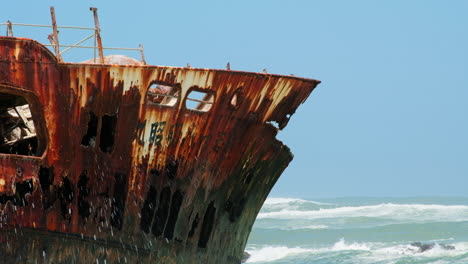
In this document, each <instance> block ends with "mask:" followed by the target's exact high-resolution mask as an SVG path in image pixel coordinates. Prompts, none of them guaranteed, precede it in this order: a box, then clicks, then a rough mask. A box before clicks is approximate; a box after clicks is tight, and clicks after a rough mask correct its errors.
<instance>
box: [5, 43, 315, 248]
mask: <svg viewBox="0 0 468 264" xmlns="http://www.w3.org/2000/svg"><path fill="white" fill-rule="evenodd" d="M155 83H158V84H163V85H169V86H173V87H179V88H180V94H179V98H178V101H177V103H176V104H175V105H174V106H172V107H169V106H157V105H151V104H148V103H147V96H146V94H147V91H148V89H149V87H150V86H151V84H155ZM318 83H319V81H316V80H312V79H303V78H297V77H291V76H279V75H270V74H257V73H247V72H238V71H230V70H229V71H228V70H212V69H194V68H175V67H162V66H135V65H132V66H129V65H104V64H74V63H58V62H57V60H56V58H55V56H53V55H52V54H51V52H50V51H49V50H47V49H46V48H45V47H44V46H42V45H41V44H39V43H37V42H35V41H32V40H29V39H20V38H9V37H0V92H4V93H13V94H18V95H21V96H23V97H25V98H26V99H27V100H28V102H29V104H30V107H31V111H32V113H33V117H34V120H35V126H36V128H37V134H38V140H39V145H40V148H41V147H42V148H43V149H44V154H43V155H42V156H40V157H25V156H21V155H7V154H0V197H2V195H3V196H4V197H15V195H16V197H21V199H24V201H21V202H18V201H16V204H15V202H14V200H12V199H13V198H12V199H10V200H9V201H6V199H4V200H3V201H4V203H1V201H2V200H1V199H0V212H1V213H0V216H1V217H0V224H1V226H0V230H1V229H2V228H4V229H5V228H12V227H27V228H32V229H37V230H42V231H56V232H64V233H74V234H81V235H84V236H87V237H93V236H97V238H98V239H110V240H115V239H117V237H120V239H122V238H124V239H133V240H135V239H136V240H145V241H148V240H151V239H154V241H156V242H157V241H159V240H158V239H159V238H158V237H149V238H148V235H147V234H145V232H142V231H141V228H140V221H141V220H140V219H141V218H142V216H141V213H142V210H143V209H142V208H143V207H144V206H145V203H146V204H148V196H149V189H150V186H154V189H155V190H157V193H158V198H157V199H158V201H159V200H160V199H162V198H159V194H160V193H161V190H162V189H163V188H164V187H167V186H169V187H170V190H171V194H173V193H174V192H175V191H176V190H178V191H180V192H181V193H182V194H183V200H182V202H181V208H182V209H181V211H180V213H178V216H179V218H177V219H178V220H177V221H178V222H177V223H176V227H175V231H174V232H175V234H176V235H174V239H177V236H179V237H180V236H185V237H184V238H180V239H181V240H183V241H191V240H190V238H186V236H189V235H187V233H189V231H190V226H196V225H194V221H196V220H195V219H196V214H198V218H199V220H198V221H199V222H202V220H203V215H204V214H205V211H206V210H207V206H208V204H209V203H210V202H211V201H214V206H215V208H217V211H216V215H215V220H216V221H219V223H218V224H217V225H215V227H214V228H215V229H214V231H213V232H212V234H210V235H209V236H210V240H211V241H216V239H219V242H220V243H224V244H225V245H226V246H229V245H230V243H237V244H239V246H238V247H235V248H236V252H234V253H232V254H234V255H236V254H239V253H238V251H240V248H242V250H243V246H245V242H246V240H247V237H248V229H249V227H250V226H251V225H252V224H253V221H254V220H255V216H256V214H257V213H258V210H259V209H260V207H261V204H262V203H263V200H264V199H265V197H266V195H267V194H268V192H269V191H270V189H271V187H272V186H273V184H274V182H275V181H276V179H277V178H278V177H279V175H280V173H281V172H282V170H284V168H285V167H286V166H287V164H288V163H289V160H290V159H291V158H292V157H290V156H291V155H290V154H289V151H288V150H287V148H286V147H284V146H283V145H282V144H281V143H280V142H278V141H277V140H276V139H275V135H276V133H277V129H276V128H275V127H274V126H272V125H270V124H269V122H276V123H277V124H278V127H279V128H280V129H282V128H284V127H285V126H286V124H287V123H288V121H289V118H290V116H291V115H292V114H294V112H295V110H296V108H297V107H298V106H299V105H300V104H301V103H303V102H304V100H305V99H306V98H307V97H308V95H309V94H310V93H311V92H312V90H313V89H314V88H315V87H316V85H317V84H318ZM192 90H196V91H201V92H207V93H210V94H213V95H214V96H215V99H214V103H213V105H212V107H211V109H210V110H209V111H208V112H200V111H196V110H189V109H187V108H186V104H185V98H186V96H187V95H188V94H189V93H190V92H191V91H192ZM234 94H236V101H237V105H236V106H235V107H234V106H233V105H232V104H231V101H232V98H233V96H234ZM90 113H92V114H94V115H95V116H96V117H97V135H96V136H95V138H94V141H93V143H90V144H88V145H83V144H82V139H83V137H84V136H85V134H86V133H87V131H88V124H89V122H90ZM104 116H111V117H115V129H114V130H113V134H112V135H111V137H113V142H114V143H113V144H111V145H112V146H111V147H110V148H109V149H108V150H107V151H103V150H102V149H100V144H101V142H100V141H102V140H105V139H103V138H102V137H101V133H103V132H102V131H103V130H102V129H103V122H104V121H103V118H104ZM275 162H276V164H275ZM275 166H277V167H278V168H275ZM174 168H175V169H174ZM273 169H275V170H273ZM266 171H272V172H271V173H270V174H271V175H265V173H261V172H266ZM83 175H84V176H83ZM119 175H120V176H119ZM252 175H253V176H252ZM236 177H237V178H236ZM252 179H253V180H252ZM28 180H29V181H31V182H32V185H33V187H32V188H33V190H32V191H31V192H28V193H26V194H24V193H23V194H21V193H18V190H17V188H18V185H16V184H19V183H24V182H27V181H28ZM241 181H243V182H244V183H245V184H244V185H242V186H243V187H239V186H237V185H238V183H239V182H241ZM25 188H26V187H25ZM26 189H27V188H26ZM259 190H260V191H259ZM256 191H257V192H259V194H255V192H256ZM236 195H237V196H239V197H241V198H242V199H240V200H241V201H242V202H239V203H240V204H242V206H240V205H239V206H238V207H241V209H239V210H240V211H241V212H242V213H239V215H240V216H238V218H239V219H240V220H236V221H239V222H238V223H237V222H234V221H232V219H231V220H229V221H228V220H226V219H227V218H229V217H231V216H232V215H237V213H232V212H231V213H226V214H227V215H226V216H225V215H224V214H223V213H222V212H224V211H223V210H222V208H224V207H226V208H228V207H229V206H226V204H229V203H228V202H231V200H234V198H233V197H235V196H236ZM171 197H172V196H171ZM145 199H146V200H145ZM158 203H161V202H158ZM173 203H174V198H171V203H170V204H171V206H172V204H173ZM233 204H234V205H233V206H234V208H237V207H236V203H233ZM245 205H247V206H249V208H247V209H245V210H243V208H244V206H245ZM151 210H152V209H151ZM229 210H231V209H229V208H228V209H226V211H229ZM232 210H234V209H232ZM232 210H231V211H232ZM239 210H238V211H239ZM151 212H152V211H151ZM113 214H117V215H118V216H117V217H115V216H114V215H113ZM229 214H231V216H229ZM225 218H226V219H225ZM231 218H232V217H231ZM119 219H120V220H119ZM152 221H153V222H154V221H155V220H152ZM183 221H185V223H184V222H183ZM168 222H169V220H167V223H168ZM179 222H181V223H179ZM224 222H226V223H224ZM167 225H168V224H166V229H167ZM185 225H187V226H188V227H185ZM200 225H201V224H200ZM200 225H198V227H196V228H195V235H194V236H195V237H196V236H197V235H198V236H201V235H200V232H202V231H200V230H199V229H200V227H199V226H200ZM231 225H232V226H231ZM241 225H245V226H246V228H244V229H246V230H244V229H242V230H243V231H242V230H241V229H239V228H241V227H240V226H241ZM218 226H219V228H218ZM229 228H232V229H233V230H234V231H235V229H236V228H238V229H239V230H240V231H242V232H244V233H245V232H247V235H242V236H239V237H238V238H232V241H231V240H230V239H231V238H222V237H223V232H224V231H225V230H226V229H229ZM223 230H224V231H223ZM240 231H239V232H240ZM182 234H185V235H182ZM0 236H1V235H0ZM218 237H219V238H218ZM223 239H225V240H223ZM0 240H1V239H0ZM192 240H194V241H196V239H195V238H193V239H192ZM228 240H229V241H228ZM179 242H180V241H179ZM135 243H139V242H135ZM194 243H195V244H196V242H194ZM210 243H214V242H210ZM141 244H142V246H144V245H145V243H144V242H141ZM195 247H196V246H195ZM169 251H170V250H169ZM191 252H192V253H190V254H192V255H197V254H198V253H193V252H195V251H191ZM168 254H169V253H168Z"/></svg>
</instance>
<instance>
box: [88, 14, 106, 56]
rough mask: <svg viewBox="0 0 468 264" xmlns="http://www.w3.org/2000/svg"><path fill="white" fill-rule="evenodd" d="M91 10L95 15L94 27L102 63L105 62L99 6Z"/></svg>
mask: <svg viewBox="0 0 468 264" xmlns="http://www.w3.org/2000/svg"><path fill="white" fill-rule="evenodd" d="M89 10H91V11H92V12H93V16H94V27H95V35H96V41H97V47H98V51H99V61H100V63H104V51H103V49H102V40H101V28H100V27H99V18H98V14H97V8H96V7H90V8H89Z"/></svg>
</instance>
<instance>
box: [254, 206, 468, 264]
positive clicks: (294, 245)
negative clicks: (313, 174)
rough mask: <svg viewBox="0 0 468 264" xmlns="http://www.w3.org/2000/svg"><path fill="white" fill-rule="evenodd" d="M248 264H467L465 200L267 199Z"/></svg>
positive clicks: (467, 242) (467, 228)
mask: <svg viewBox="0 0 468 264" xmlns="http://www.w3.org/2000/svg"><path fill="white" fill-rule="evenodd" d="M246 251H247V252H248V253H249V254H250V258H249V259H248V260H247V263H258V264H261V263H268V264H279V263H282V264H287V263H291V264H305V263H307V264H313V263H317V264H318V263H320V264H333V263H340V264H341V263H345V264H346V263H359V264H361V263H363V264H370V263H375V264H390V263H391V264H403V263H404V264H411V263H418V264H419V263H433V264H448V263H456V264H463V263H466V264H468V197H412V198H336V199H313V200H309V199H295V198H268V199H267V200H266V201H265V204H264V205H263V208H262V210H261V211H260V213H259V214H258V216H257V219H256V221H255V224H254V226H253V228H252V232H251V234H250V237H249V240H248V243H247V247H246Z"/></svg>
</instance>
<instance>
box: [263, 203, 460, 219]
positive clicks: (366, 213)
mask: <svg viewBox="0 0 468 264" xmlns="http://www.w3.org/2000/svg"><path fill="white" fill-rule="evenodd" d="M338 217H339V218H349V217H372V218H387V219H395V220H416V221H448V222H458V221H468V206H465V205H426V204H393V203H386V204H377V205H366V206H345V207H336V208H318V209H316V210H300V208H293V209H287V208H283V209H281V210H278V211H270V212H264V211H262V212H260V213H259V214H258V216H257V219H266V218H273V219H309V220H310V219H321V218H338Z"/></svg>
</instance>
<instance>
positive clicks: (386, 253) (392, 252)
mask: <svg viewBox="0 0 468 264" xmlns="http://www.w3.org/2000/svg"><path fill="white" fill-rule="evenodd" d="M450 245H451V246H454V247H455V249H450V250H448V249H444V248H443V247H441V246H440V245H439V244H436V245H435V246H434V247H433V248H432V249H429V250H426V251H424V252H420V250H419V249H418V248H417V247H414V246H411V245H408V244H406V245H397V246H390V247H382V248H378V249H375V250H373V251H372V254H370V255H368V256H362V260H366V261H363V262H371V263H374V262H381V261H391V260H398V259H400V258H403V257H408V256H414V257H417V258H418V259H434V258H443V257H456V256H460V255H464V254H466V252H468V243H467V242H460V243H450ZM431 263H432V262H431ZM442 263H443V262H442ZM460 263H462V262H460Z"/></svg>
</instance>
